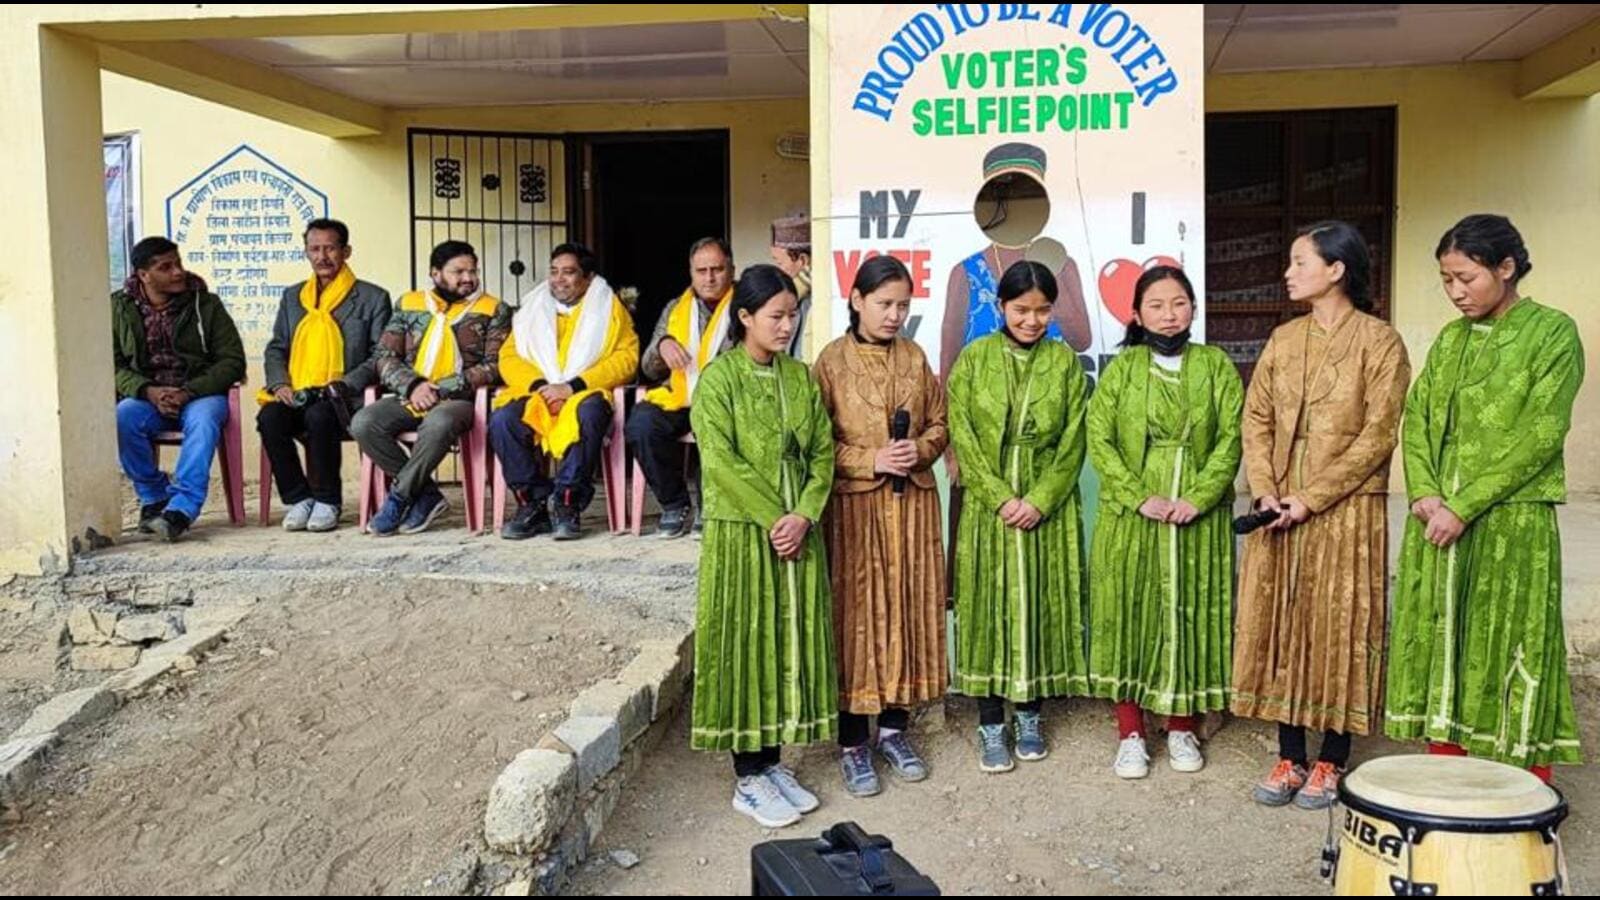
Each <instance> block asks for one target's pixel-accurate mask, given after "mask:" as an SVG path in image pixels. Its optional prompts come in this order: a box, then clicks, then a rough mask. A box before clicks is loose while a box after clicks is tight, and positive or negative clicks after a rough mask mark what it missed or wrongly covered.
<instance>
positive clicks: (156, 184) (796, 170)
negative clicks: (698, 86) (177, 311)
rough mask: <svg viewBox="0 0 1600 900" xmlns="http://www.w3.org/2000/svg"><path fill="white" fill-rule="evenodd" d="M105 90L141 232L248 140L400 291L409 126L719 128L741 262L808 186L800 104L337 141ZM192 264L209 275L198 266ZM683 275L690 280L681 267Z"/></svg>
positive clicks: (623, 107) (195, 104)
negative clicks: (789, 143) (135, 153)
mask: <svg viewBox="0 0 1600 900" xmlns="http://www.w3.org/2000/svg"><path fill="white" fill-rule="evenodd" d="M102 84H103V95H104V107H103V109H104V112H103V120H104V126H105V131H106V133H108V134H110V133H114V132H125V131H137V132H138V133H139V135H140V141H141V150H140V162H141V166H142V171H141V173H140V179H141V190H140V193H141V196H142V198H143V223H142V225H143V230H144V232H145V233H147V234H158V233H161V232H162V230H163V229H164V227H165V226H164V218H163V208H164V207H163V204H164V203H165V200H166V197H167V196H168V195H169V194H171V193H172V192H174V191H175V190H177V189H178V188H179V187H180V186H182V185H183V184H185V183H186V182H188V181H189V180H190V179H191V178H193V177H194V176H195V175H197V174H199V173H200V172H201V171H202V170H204V169H205V168H206V167H207V166H209V165H211V164H212V163H214V162H215V161H216V160H217V159H219V158H220V157H222V156H223V155H224V154H226V153H227V152H228V151H230V150H232V149H233V148H235V147H237V146H238V145H239V144H241V143H248V144H250V145H251V146H252V147H253V148H255V149H256V150H258V151H260V152H261V153H262V154H264V155H265V156H267V157H269V158H271V159H272V160H273V161H275V162H277V163H278V164H280V165H282V166H283V167H284V168H286V169H288V170H289V171H290V172H292V173H294V174H295V175H297V176H299V177H300V178H302V179H304V180H305V181H306V182H308V183H310V184H311V185H314V186H315V187H316V188H318V189H319V190H321V191H322V192H324V193H326V194H327V195H328V198H329V208H330V210H331V212H332V214H333V216H334V217H336V218H339V219H343V220H344V221H345V222H347V223H348V224H349V225H350V230H351V244H352V245H353V246H354V247H355V255H354V257H353V258H352V259H351V266H352V268H354V269H355V270H356V272H357V273H358V274H359V275H360V276H361V277H362V278H365V279H367V280H369V281H372V282H374V283H376V284H380V285H383V286H384V287H386V288H388V289H389V291H390V293H391V294H394V295H395V296H399V294H400V293H401V292H402V291H404V290H405V289H407V288H408V286H409V284H410V265H411V261H410V233H411V232H410V229H411V223H410V218H409V216H410V213H409V209H410V197H409V187H408V183H407V169H406V129H407V128H410V127H432V128H459V129H463V130H496V131H530V132H534V131H536V132H598V131H656V130H686V129H708V128H726V129H728V130H729V155H730V164H731V165H730V172H729V180H730V190H731V193H732V203H731V211H732V222H731V224H732V236H731V239H732V241H733V250H734V256H735V260H736V262H737V263H738V264H739V265H741V266H743V265H749V264H751V263H755V262H763V261H766V260H767V247H768V243H769V224H770V222H771V220H772V219H774V218H777V217H778V216H781V215H783V214H785V213H786V212H787V211H789V210H791V209H793V208H796V207H803V206H805V204H806V202H807V197H808V191H809V171H808V166H807V164H806V163H805V162H803V161H794V160H789V159H784V158H782V157H779V156H778V155H777V152H776V149H775V148H776V145H777V141H778V138H779V136H781V135H783V134H784V133H786V132H790V131H796V130H803V129H804V127H805V122H806V115H807V112H806V101H805V100H768V101H744V102H728V103H659V104H607V105H603V106H601V105H562V106H548V107H524V108H468V109H462V110H459V111H450V110H432V109H430V110H401V111H397V112H395V113H393V114H391V116H390V124H389V127H388V128H387V130H386V131H385V133H384V134H382V135H379V136H376V137H371V138H345V139H334V138H328V137H323V136H320V135H315V134H311V133H308V132H305V131H302V130H300V129H297V128H293V127H290V126H288V125H283V124H280V123H278V122H274V121H271V120H268V119H263V118H260V117H257V116H254V115H251V114H248V113H243V112H239V111H237V110H234V109H231V108H228V107H225V106H220V105H217V104H213V103H208V102H205V101H202V100H196V99H193V98H191V97H188V96H186V95H183V94H179V93H176V92H174V91H170V90H167V89H165V88H160V87H155V86H152V85H149V84H146V83H143V82H139V81H134V80H132V79H128V78H124V77H121V76H118V75H114V74H111V73H106V74H105V75H104V76H103V77H102ZM685 249H687V248H685ZM601 262H602V266H603V264H604V260H602V261H601ZM197 269H199V270H200V271H202V272H204V271H205V267H203V266H202V267H197ZM683 274H684V278H685V283H687V278H688V264H687V261H685V264H684V272H683ZM264 343H265V340H264V338H262V339H258V340H255V341H249V342H247V346H246V353H247V355H248V357H249V361H250V379H251V382H252V384H254V385H259V384H260V383H261V354H262V350H263V347H264ZM107 424H108V427H109V424H110V420H109V418H108V420H107ZM255 446H256V443H255V435H254V433H253V428H247V429H246V434H245V459H246V461H247V463H246V466H245V470H246V477H247V479H253V476H254V474H255V466H254V462H253V461H254V459H255V453H256V451H255ZM216 499H217V502H219V503H220V498H216Z"/></svg>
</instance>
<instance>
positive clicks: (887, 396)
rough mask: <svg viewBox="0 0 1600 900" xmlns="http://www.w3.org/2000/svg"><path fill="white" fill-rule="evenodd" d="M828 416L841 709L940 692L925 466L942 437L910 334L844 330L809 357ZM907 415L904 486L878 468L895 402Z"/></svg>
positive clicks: (933, 496) (935, 499) (828, 528)
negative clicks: (910, 458) (866, 335)
mask: <svg viewBox="0 0 1600 900" xmlns="http://www.w3.org/2000/svg"><path fill="white" fill-rule="evenodd" d="M813 374H814V375H815V376H816V379H817V384H818V386H819V387H820V388H821V389H822V402H823V404H824V406H826V407H827V409H828V413H829V415H830V416H831V417H832V418H833V423H834V440H835V452H834V456H835V461H836V462H835V477H834V485H833V497H832V499H831V500H830V501H829V503H828V511H827V514H826V515H825V516H824V518H823V525H824V528H823V534H824V538H825V540H826V541H827V546H828V567H829V571H830V573H831V577H832V583H833V611H834V635H835V640H836V641H837V644H838V654H839V694H840V709H841V710H843V711H846V712H853V713H859V714H872V713H879V712H882V711H883V710H884V708H886V707H891V706H892V707H908V706H911V705H913V704H917V703H922V702H925V701H928V700H933V699H936V698H939V697H942V696H944V693H945V689H946V687H947V685H948V683H949V669H948V664H947V662H946V655H945V597H946V590H945V561H944V545H943V541H942V539H941V535H942V523H941V521H940V513H939V494H938V491H937V490H936V488H935V482H934V478H933V473H932V472H931V471H929V467H930V466H932V465H933V463H934V462H935V461H936V460H937V459H938V458H939V456H940V454H942V453H943V452H944V449H945V445H946V443H947V442H948V440H949V437H948V431H947V429H946V426H945V400H944V391H943V390H942V389H941V388H940V386H939V382H938V379H936V378H935V377H934V375H933V371H932V370H931V369H930V368H929V367H928V361H927V358H926V357H925V356H924V355H923V352H922V350H921V349H920V348H919V347H918V346H917V345H916V344H915V343H913V342H912V341H909V340H906V339H905V338H896V339H895V340H894V342H893V343H892V344H889V345H887V346H879V345H875V344H868V343H863V342H861V341H859V340H857V339H856V338H854V337H852V336H849V335H846V336H845V337H842V338H839V339H838V340H835V341H834V342H832V343H831V344H829V345H828V346H827V347H825V348H824V349H823V351H822V353H821V354H819V355H818V357H817V362H816V365H815V367H814V368H813ZM901 408H904V409H905V410H906V411H907V412H908V413H910V415H911V427H910V430H909V432H908V434H909V435H910V436H911V438H912V439H913V440H915V441H916V443H917V450H918V453H917V465H916V467H915V469H914V470H913V472H912V474H911V477H910V478H908V479H907V484H906V489H905V493H904V494H898V495H897V494H895V493H894V489H893V487H892V485H891V483H890V479H889V478H888V476H883V475H878V474H877V473H876V472H874V465H873V457H874V456H875V455H876V454H877V452H878V450H880V449H882V448H883V447H884V446H886V445H887V444H888V443H889V434H890V431H889V429H890V425H891V423H892V421H893V419H894V413H895V410H897V409H901Z"/></svg>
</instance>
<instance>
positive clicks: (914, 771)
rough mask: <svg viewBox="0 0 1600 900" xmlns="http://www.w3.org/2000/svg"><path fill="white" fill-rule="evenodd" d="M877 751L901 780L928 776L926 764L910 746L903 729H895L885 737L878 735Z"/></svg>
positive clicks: (919, 778)
mask: <svg viewBox="0 0 1600 900" xmlns="http://www.w3.org/2000/svg"><path fill="white" fill-rule="evenodd" d="M878 752H879V753H882V754H883V758H884V759H885V760H886V761H888V763H889V768H890V769H891V770H892V771H893V772H894V774H895V775H896V777H898V778H899V779H900V780H901V781H921V780H923V779H924V778H927V777H928V766H927V764H926V763H924V762H923V761H922V757H920V756H918V755H917V751H916V750H913V749H912V748H911V741H910V740H909V739H907V738H906V733H905V732H904V731H896V732H894V733H892V734H890V735H888V736H887V737H884V736H881V735H880V736H879V738H878Z"/></svg>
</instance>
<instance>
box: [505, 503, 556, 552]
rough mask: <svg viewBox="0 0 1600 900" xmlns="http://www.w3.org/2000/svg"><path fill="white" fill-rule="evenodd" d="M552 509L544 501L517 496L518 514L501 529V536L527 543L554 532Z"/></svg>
mask: <svg viewBox="0 0 1600 900" xmlns="http://www.w3.org/2000/svg"><path fill="white" fill-rule="evenodd" d="M552 530H553V529H552V527H551V525H550V508H549V507H548V506H546V505H545V503H544V501H542V500H532V499H528V498H526V497H525V496H523V495H521V494H520V493H519V494H518V496H517V514H516V515H514V516H512V517H511V521H509V522H507V523H506V524H505V526H504V527H503V528H501V529H500V536H501V537H502V538H505V539H506V540H508V541H525V540H527V539H528V538H531V537H535V536H537V535H541V534H549V533H550V532H551V531H552Z"/></svg>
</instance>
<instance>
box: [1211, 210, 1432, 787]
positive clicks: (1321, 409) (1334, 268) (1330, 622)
mask: <svg viewBox="0 0 1600 900" xmlns="http://www.w3.org/2000/svg"><path fill="white" fill-rule="evenodd" d="M1371 269H1372V264H1371V258H1370V257H1369V256H1368V253H1367V245H1366V242H1365V241H1364V240H1362V238H1361V234H1360V233H1359V232H1358V231H1356V229H1355V228H1354V227H1352V226H1350V225H1349V224H1347V223H1344V222H1320V223H1318V224H1316V225H1312V226H1310V227H1308V228H1306V229H1304V230H1303V231H1301V232H1300V236H1299V237H1298V238H1297V239H1296V240H1295V242H1294V244H1293V246H1292V247H1291V248H1290V261H1289V268H1288V270H1287V271H1286V272H1285V273H1284V282H1285V286H1286V287H1287V288H1288V294H1289V299H1291V300H1294V301H1297V302H1301V303H1309V304H1310V305H1311V313H1310V315H1305V316H1301V317H1300V318H1298V319H1295V320H1294V321H1292V322H1288V323H1286V324H1284V325H1281V326H1279V327H1278V329H1277V330H1276V331H1274V332H1273V333H1272V337H1271V339H1270V340H1268V341H1267V346H1266V348H1265V349H1264V350H1263V351H1262V353H1261V359H1260V361H1259V362H1258V363H1257V364H1256V370H1255V374H1254V377H1253V378H1252V379H1251V381H1250V388H1249V390H1248V392H1247V393H1246V397H1245V412H1244V427H1243V439H1244V465H1245V473H1246V475H1247V476H1248V478H1249V482H1250V493H1251V494H1252V495H1253V496H1254V497H1255V508H1256V509H1257V510H1258V511H1263V510H1274V511H1276V512H1277V513H1278V517H1277V518H1276V519H1275V520H1273V521H1272V523H1271V524H1269V525H1267V526H1266V527H1265V528H1263V529H1261V530H1260V531H1257V532H1255V533H1254V534H1252V535H1250V537H1249V538H1247V539H1246V540H1245V545H1244V560H1243V565H1242V568H1241V572H1240V576H1239V579H1240V580H1239V610H1238V621H1237V634H1236V635H1235V639H1234V645H1233V649H1234V656H1233V712H1234V713H1235V714H1236V715H1241V716H1251V717H1254V718H1258V719H1266V720H1268V721H1272V722H1277V723H1278V756H1279V759H1278V762H1277V764H1276V765H1275V766H1274V767H1273V769H1272V772H1271V774H1270V775H1268V776H1267V778H1266V780H1265V781H1263V782H1261V783H1260V784H1259V785H1257V786H1256V788H1255V792H1254V795H1255V799H1256V800H1257V801H1258V802H1260V803H1263V804H1266V805H1268V806H1282V805H1284V804H1287V803H1289V802H1290V801H1294V803H1295V805H1296V806H1299V807H1301V808H1304V809H1323V808H1326V807H1327V806H1328V805H1329V804H1331V803H1332V802H1333V800H1334V798H1335V796H1336V791H1337V788H1338V783H1339V776H1340V775H1341V774H1342V772H1343V770H1344V766H1345V763H1346V762H1347V761H1348V759H1349V755H1350V736H1351V735H1352V734H1359V735H1364V734H1369V733H1371V731H1372V729H1373V728H1374V727H1375V726H1376V725H1377V724H1378V723H1380V722H1381V721H1382V711H1381V703H1382V698H1383V658H1384V611H1385V602H1384V601H1385V595H1386V589H1387V587H1388V583H1389V578H1388V564H1389V554H1388V541H1389V525H1388V517H1387V515H1386V512H1385V506H1386V502H1387V500H1388V491H1389V457H1390V456H1391V455H1392V454H1393V452H1394V448H1395V444H1396V442H1397V441H1398V439H1399V428H1400V415H1401V411H1402V409H1403V408H1404V405H1405V393H1406V383H1407V380H1408V379H1409V377H1410V374H1411V368H1410V365H1409V363H1408V362H1407V360H1406V349H1405V345H1404V344H1403V343H1402V342H1401V340H1400V336H1399V334H1397V333H1396V332H1395V330H1394V329H1393V328H1390V327H1389V325H1388V324H1387V323H1385V322H1384V321H1383V320H1382V319H1379V318H1376V317H1375V316H1373V315H1371V311H1372V301H1371V299H1370V290H1371ZM1307 728H1315V729H1318V730H1320V731H1322V732H1324V736H1323V741H1322V750H1321V753H1320V754H1319V756H1318V759H1317V762H1316V764H1315V765H1314V766H1312V767H1310V770H1309V772H1308V771H1307V763H1308V759H1307V755H1306V733H1305V730H1306V729H1307Z"/></svg>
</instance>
